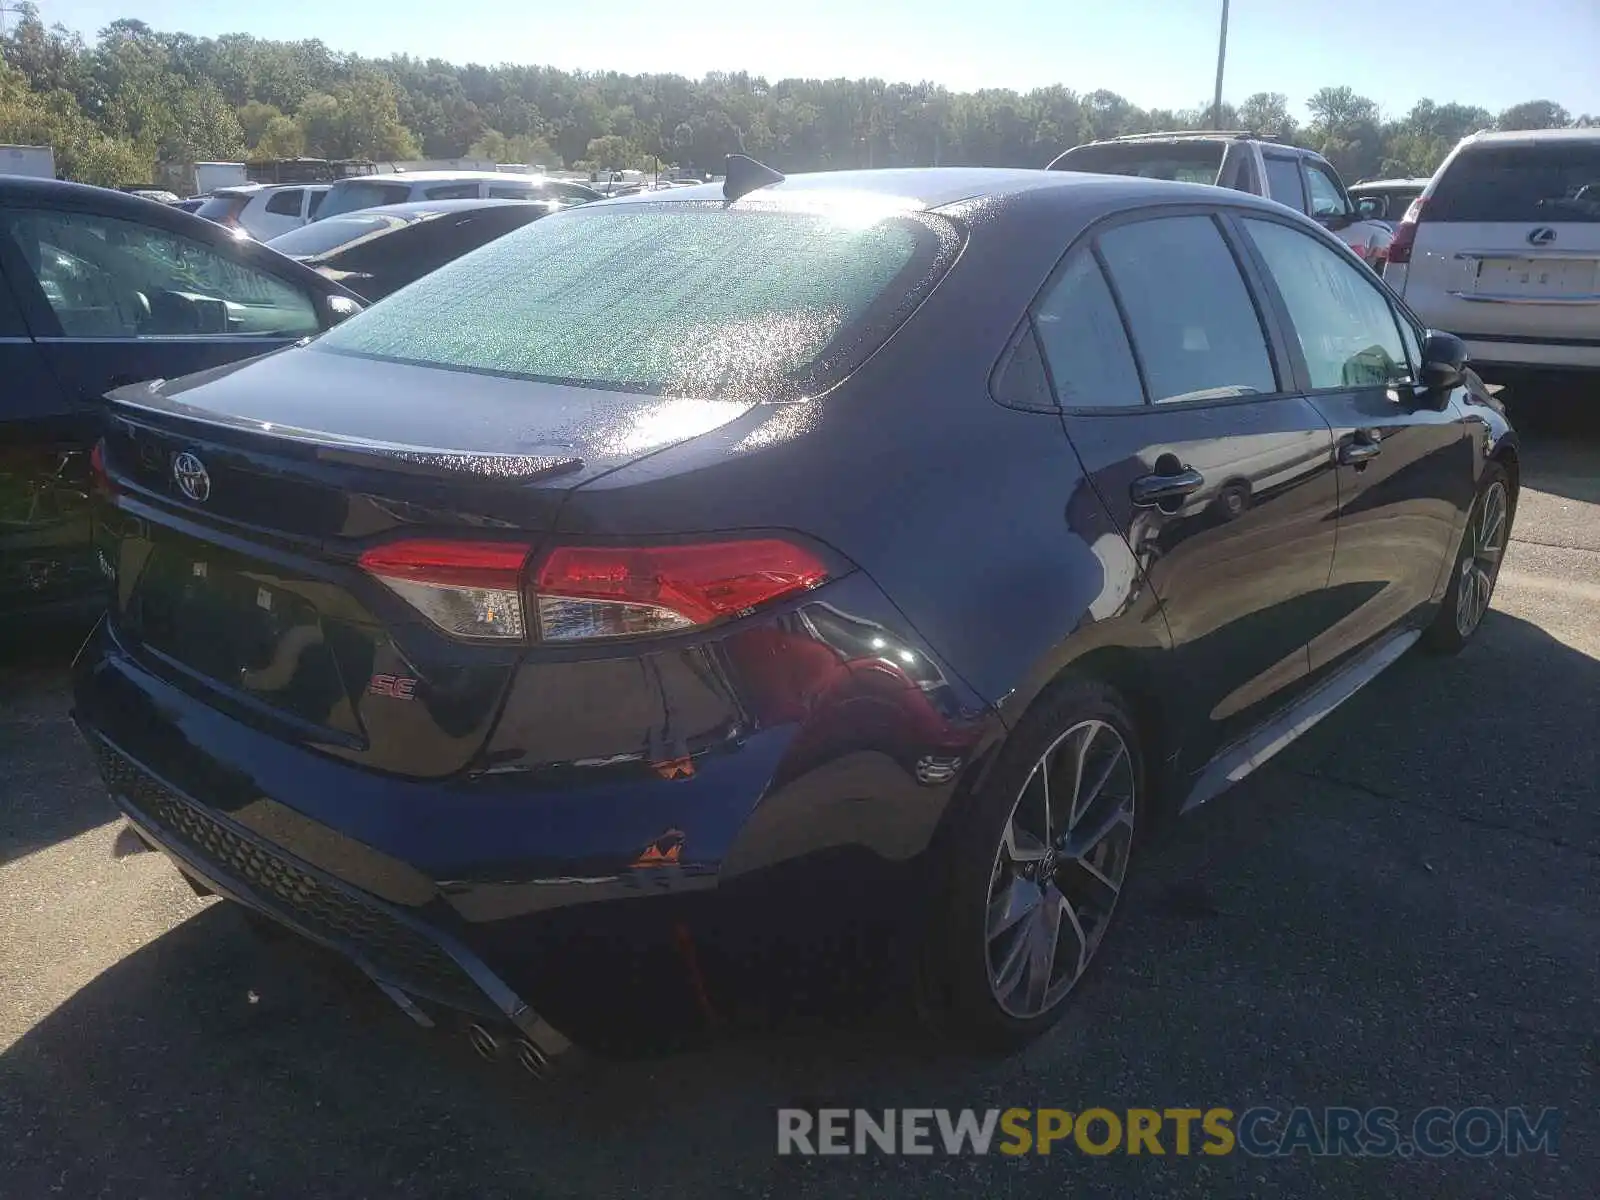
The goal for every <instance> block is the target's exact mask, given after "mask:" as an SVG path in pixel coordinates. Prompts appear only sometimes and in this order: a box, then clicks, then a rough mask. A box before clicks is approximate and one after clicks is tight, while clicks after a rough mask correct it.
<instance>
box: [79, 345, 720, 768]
mask: <svg viewBox="0 0 1600 1200" xmlns="http://www.w3.org/2000/svg"><path fill="white" fill-rule="evenodd" d="M465 382H466V381H465V380H464V379H463V377H462V375H461V374H460V373H459V372H451V371H445V370H437V369H431V368H425V367H419V366H415V365H401V364H395V363H386V362H376V361H371V360H358V359H355V358H351V357H348V356H344V355H338V354H331V353H321V352H313V351H310V350H308V349H305V348H301V349H294V350H290V351H287V352H284V353H281V354H278V355H273V356H269V357H267V358H264V359H258V360H255V361H254V362H253V363H250V364H246V365H244V366H242V367H230V368H222V369H219V370H216V371H211V372H206V373H203V374H202V375H199V376H192V377H188V378H186V379H184V380H182V381H178V382H176V383H171V384H168V383H162V382H159V381H157V382H155V383H150V384H142V385H138V386H135V387H129V388H123V389H119V390H118V391H116V392H113V393H112V394H111V396H110V401H111V421H110V425H109V432H108V434H107V437H106V442H105V447H104V459H103V462H104V466H105V469H106V472H107V483H108V484H109V486H110V487H112V488H114V489H115V492H116V496H117V505H116V510H115V511H114V512H112V513H110V514H108V516H107V519H106V521H104V522H103V523H102V524H103V528H102V530H101V534H100V537H101V550H102V553H103V555H104V565H105V568H106V569H107V571H108V572H109V573H110V574H112V575H113V576H114V578H115V581H116V587H115V600H114V603H113V614H112V620H113V623H114V625H115V627H116V629H117V632H118V636H119V637H120V638H121V639H122V641H123V643H124V644H125V645H126V646H127V647H128V648H129V650H130V652H131V653H134V654H136V655H138V656H140V657H141V658H142V659H143V660H144V661H145V662H146V663H147V665H150V666H151V667H152V668H154V669H157V670H159V671H161V672H163V673H164V674H165V675H166V676H167V677H168V678H169V679H170V680H171V681H173V682H174V683H176V684H177V685H179V686H182V687H185V688H189V689H193V690H198V691H199V692H201V693H203V694H204V695H205V696H206V698H207V699H208V701H210V702H212V703H215V704H217V705H218V706H219V707H222V708H224V709H227V710H228V711H230V712H231V713H233V714H234V715H235V716H237V717H238V718H239V719H241V720H245V721H248V722H251V723H253V724H256V725H265V726H269V727H270V728H271V729H272V731H273V732H274V733H275V734H277V735H278V736H282V737H284V738H286V739H289V740H294V741H299V742H303V743H306V744H310V745H314V746H316V747H318V748H320V749H323V750H325V751H327V752H329V753H332V754H336V755H339V756H341V757H345V758H349V759H352V760H355V761H359V762H362V763H364V764H368V765H372V766H374V767H378V768H381V769H383V770H388V771H393V772H396V773H400V774H405V775H410V776H432V775H441V774H449V773H452V772H455V771H458V770H461V769H463V768H465V767H467V766H469V765H470V764H471V762H472V759H473V756H474V754H475V753H476V752H477V750H478V749H479V748H480V747H481V746H482V744H483V742H484V740H485V739H486V737H487V734H488V732H489V729H490V726H491V723H492V719H493V714H494V713H495V712H496V711H497V706H498V703H499V700H500V697H501V695H502V693H503V689H504V687H505V685H506V682H507V681H508V679H509V677H510V673H511V671H512V669H513V667H514V665H515V662H516V660H517V657H518V653H519V651H520V649H521V643H520V642H518V643H515V644H507V645H471V644H463V643H462V642H461V641H459V640H455V639H452V638H450V637H449V636H447V635H445V634H444V633H443V632H442V631H441V630H440V629H439V628H437V627H435V626H434V625H431V624H430V623H429V622H428V621H427V620H426V619H425V618H424V617H423V616H422V615H421V614H420V613H418V612H417V611H416V609H414V608H413V607H411V606H410V605H407V604H406V603H404V602H403V600H401V598H400V597H399V596H397V595H395V594H394V592H393V590H392V589H391V588H388V587H386V586H385V585H384V583H383V582H381V581H380V580H378V579H376V578H374V577H373V576H372V575H371V574H370V573H369V572H367V571H365V570H363V568H362V566H361V564H360V555H361V553H362V551H363V550H364V549H367V548H370V547H372V546H374V545H380V544H385V543H388V542H392V541H394V540H395V539H397V538H412V537H418V536H429V537H440V536H444V537H451V538H457V539H467V540H470V541H473V542H484V543H502V544H508V545H512V546H525V547H528V548H530V549H531V548H532V547H533V546H535V545H537V543H538V541H539V539H540V537H541V536H542V535H543V534H544V533H545V532H547V531H548V530H550V529H551V528H552V527H553V526H554V524H555V522H556V518H557V513H558V511H559V509H560V507H561V505H562V504H563V503H564V501H565V499H566V497H567V496H568V494H569V493H570V492H571V490H572V489H573V488H574V487H576V486H578V485H579V484H581V483H582V482H583V481H585V480H587V479H592V478H594V477H595V476H596V475H598V474H602V473H605V472H607V471H610V470H613V469H615V468H616V467H618V466H620V465H623V464H626V463H628V462H631V461H634V460H636V459H638V458H639V457H641V456H644V455H647V454H650V453H652V452H654V451H655V450H658V449H660V448H663V447H665V446H668V445H671V444H673V443H675V442H679V441H682V440H684V439H685V438H689V437H694V436H696V435H697V434H699V433H703V432H706V431H707V430H709V429H712V428H715V427H717V426H718V425H721V424H723V423H725V422H727V421H731V420H733V419H735V418H736V417H738V416H739V415H740V414H742V413H744V412H746V411H748V409H749V408H750V407H751V405H750V404H749V403H746V402H735V401H708V402H701V401H682V400H672V399H662V398H658V397H654V396H640V395H629V394H625V393H608V392H602V391H598V390H596V389H587V388H575V387H562V386H557V385H548V384H542V383H536V382H531V381H528V380H506V379H497V378H492V377H484V376H481V375H478V376H474V377H473V378H472V379H471V381H470V382H471V387H470V390H469V389H467V388H464V387H463V384H464V383H465Z"/></svg>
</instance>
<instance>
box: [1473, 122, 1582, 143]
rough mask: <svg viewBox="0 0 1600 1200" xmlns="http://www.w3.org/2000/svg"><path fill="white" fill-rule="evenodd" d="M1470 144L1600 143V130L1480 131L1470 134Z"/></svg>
mask: <svg viewBox="0 0 1600 1200" xmlns="http://www.w3.org/2000/svg"><path fill="white" fill-rule="evenodd" d="M1466 140H1467V141H1469V142H1474V143H1477V144H1480V145H1481V144H1483V143H1491V144H1494V143H1501V144H1503V143H1507V142H1510V143H1522V144H1531V143H1533V142H1600V128H1595V127H1593V126H1590V127H1586V128H1578V129H1503V130H1487V129H1485V130H1480V131H1479V132H1478V133H1474V134H1470V135H1469V136H1468V137H1467V139H1466Z"/></svg>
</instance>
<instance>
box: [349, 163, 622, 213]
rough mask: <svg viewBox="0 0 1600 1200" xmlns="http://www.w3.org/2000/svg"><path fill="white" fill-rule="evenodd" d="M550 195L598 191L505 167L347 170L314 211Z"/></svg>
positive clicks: (575, 197) (586, 197) (574, 200)
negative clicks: (350, 173) (355, 172)
mask: <svg viewBox="0 0 1600 1200" xmlns="http://www.w3.org/2000/svg"><path fill="white" fill-rule="evenodd" d="M479 199H488V200H554V201H557V202H559V203H561V204H585V203H587V202H588V201H590V200H598V199H600V193H599V192H597V191H595V190H594V189H593V188H589V187H584V186H583V185H582V184H579V183H567V182H566V181H565V180H561V179H551V178H549V177H548V176H544V175H514V174H512V173H511V172H509V171H411V172H406V173H404V174H401V173H398V172H397V173H395V174H393V175H353V176H351V177H350V178H348V179H341V180H339V181H338V182H337V183H335V184H334V185H333V190H332V191H331V192H330V193H329V195H328V199H327V200H326V201H325V202H324V203H323V205H322V210H321V212H320V214H319V215H320V216H323V217H337V216H339V215H340V214H341V213H347V212H357V211H358V210H360V209H363V208H382V207H384V206H386V205H390V204H411V203H415V202H417V201H419V200H479Z"/></svg>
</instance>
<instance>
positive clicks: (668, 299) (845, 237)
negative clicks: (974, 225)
mask: <svg viewBox="0 0 1600 1200" xmlns="http://www.w3.org/2000/svg"><path fill="white" fill-rule="evenodd" d="M851 217H852V219H850V220H846V221H840V220H837V219H834V218H833V217H832V216H831V215H830V214H827V213H816V212H800V211H790V210H787V209H784V208H780V207H777V206H774V207H771V208H768V207H761V206H750V207H741V208H740V209H737V210H726V209H724V208H723V207H722V206H721V205H675V204H651V205H640V206H638V207H635V208H626V207H624V208H615V209H611V210H609V211H608V210H606V209H584V208H581V207H579V208H574V209H570V210H568V211H567V212H565V213H561V214H558V215H556V216H552V217H547V218H545V219H544V220H541V221H535V222H534V223H533V224H531V225H527V226H524V227H523V228H522V229H519V230H516V231H514V232H512V233H508V234H506V235H505V236H504V237H502V238H499V239H497V240H495V241H492V242H490V243H489V244H488V245H486V246H484V247H483V248H482V249H481V250H478V251H477V252H476V253H474V254H472V255H471V256H470V257H468V258H465V259H458V260H456V261H455V262H452V263H447V264H446V265H445V266H443V267H441V268H440V269H439V270H437V271H435V272H433V273H432V274H431V275H428V276H426V277H424V278H423V279H421V280H419V281H418V282H417V283H416V284H414V285H412V286H411V287H409V288H407V289H406V290H405V291H404V292H401V293H398V294H397V295H395V296H394V297H392V298H391V299H390V300H388V301H387V302H385V303H383V304H380V305H376V306H374V307H373V308H371V309H368V310H367V311H366V312H364V313H361V314H359V315H358V316H355V317H352V318H351V319H350V320H348V321H346V322H344V323H343V324H341V325H338V326H336V327H335V328H334V329H333V330H331V331H330V333H329V334H328V335H326V336H324V337H322V338H319V339H318V340H317V341H316V342H314V343H313V346H314V347H316V348H317V349H318V350H320V351H328V352H336V353H346V354H358V355H363V356H368V357H374V358H381V359H388V360H392V361H398V362H411V363H418V364H421V365H428V366H439V367H446V368H451V369H455V370H464V371H479V372H487V373H494V374H504V375H512V376H516V377H520V378H532V379H542V380H550V381H552V382H558V383H572V384H580V385H586V386H592V387H604V388H608V389H612V390H624V391H640V392H648V393H652V394H668V395H676V396H686V397H703V398H713V397H719V398H720V397H727V398H740V399H752V400H785V399H797V398H799V397H801V396H803V395H807V394H811V393H812V392H814V391H815V390H816V389H819V388H821V387H824V386H831V385H832V383H833V382H836V381H837V380H838V379H840V378H843V376H844V375H845V374H847V373H848V372H849V371H850V370H852V369H854V367H855V365H856V364H858V363H860V362H861V361H862V360H863V359H864V358H865V357H866V355H868V354H870V353H871V352H872V351H873V350H875V349H876V348H877V347H878V346H880V345H882V343H883V341H884V340H885V339H886V338H887V337H888V336H889V334H890V333H892V332H893V331H894V329H895V328H897V327H898V326H899V325H900V323H901V322H902V321H903V320H904V319H905V318H906V317H907V316H908V315H909V314H910V313H911V312H912V311H913V310H914V308H915V306H916V305H917V304H918V303H920V302H921V299H922V297H923V296H925V295H926V294H927V291H928V290H929V289H930V288H932V287H933V285H934V284H935V283H936V282H937V281H938V279H939V278H940V277H941V276H942V275H943V273H944V270H945V268H946V267H947V266H948V263H949V261H950V256H951V255H952V254H953V253H954V252H955V251H956V250H957V249H958V248H959V245H960V241H961V239H960V236H959V234H958V232H957V230H956V228H955V227H954V226H952V225H950V224H949V223H947V222H944V221H942V220H940V219H939V218H937V217H931V216H908V215H903V214H899V213H888V212H886V213H885V214H884V215H882V216H880V217H877V218H876V219H873V218H872V215H871V214H867V213H852V214H851ZM335 335H337V336H335Z"/></svg>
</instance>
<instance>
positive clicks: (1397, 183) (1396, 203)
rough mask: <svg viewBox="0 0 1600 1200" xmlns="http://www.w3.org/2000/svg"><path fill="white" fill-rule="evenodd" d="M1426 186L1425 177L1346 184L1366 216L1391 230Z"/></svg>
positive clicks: (1351, 195) (1357, 205)
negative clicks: (1380, 222)
mask: <svg viewBox="0 0 1600 1200" xmlns="http://www.w3.org/2000/svg"><path fill="white" fill-rule="evenodd" d="M1427 186H1428V181H1427V180H1426V179H1363V180H1362V181H1361V182H1360V183H1352V184H1351V185H1350V199H1351V201H1352V203H1354V204H1355V205H1356V207H1357V208H1358V209H1360V210H1361V211H1362V212H1364V213H1365V214H1366V215H1367V216H1368V217H1369V218H1371V219H1372V220H1374V221H1382V222H1383V223H1384V224H1385V225H1387V226H1389V228H1390V229H1391V230H1392V229H1393V228H1394V227H1395V226H1396V225H1398V224H1400V219H1401V218H1402V217H1404V216H1405V215H1406V210H1407V209H1408V208H1410V207H1411V202H1412V201H1413V200H1415V199H1416V198H1417V197H1418V196H1420V195H1422V189H1423V188H1425V187H1427Z"/></svg>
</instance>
